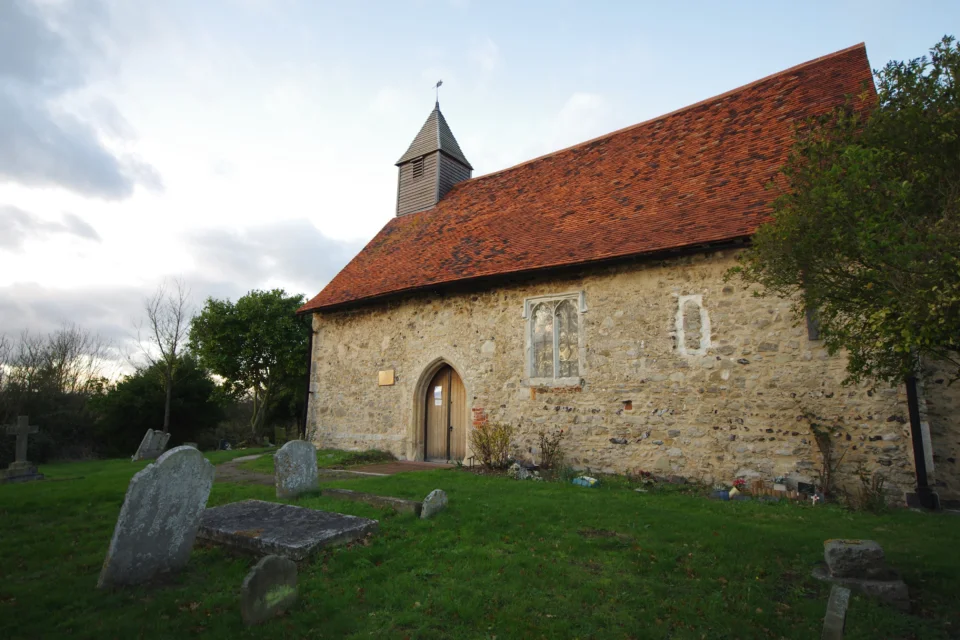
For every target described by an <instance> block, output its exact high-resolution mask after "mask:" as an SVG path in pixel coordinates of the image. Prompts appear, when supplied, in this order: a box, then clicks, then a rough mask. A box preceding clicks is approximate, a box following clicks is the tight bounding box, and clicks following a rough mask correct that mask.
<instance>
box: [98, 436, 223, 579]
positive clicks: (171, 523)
mask: <svg viewBox="0 0 960 640" xmlns="http://www.w3.org/2000/svg"><path fill="white" fill-rule="evenodd" d="M213 476H214V468H213V465H212V464H210V461H209V460H207V459H206V458H204V457H203V454H202V453H200V452H199V451H197V450H196V449H194V448H193V447H175V448H173V449H171V450H170V451H167V452H166V453H165V454H163V455H162V456H160V457H159V458H158V459H157V461H156V462H154V463H151V464H149V465H147V467H146V468H145V469H141V470H140V471H138V472H137V474H136V475H135V476H133V479H132V480H130V486H129V487H128V488H127V495H126V497H125V498H124V500H123V507H122V508H121V509H120V516H119V517H118V518H117V525H116V528H115V529H114V531H113V538H112V539H111V540H110V547H109V548H108V549H107V557H106V558H105V559H104V561H103V569H102V570H101V571H100V581H99V582H98V583H97V586H98V587H100V588H104V587H116V586H122V585H131V584H138V583H141V582H145V581H147V580H149V579H151V578H153V577H154V576H156V575H157V574H160V573H164V572H168V571H176V570H179V569H182V568H183V567H184V566H186V564H187V561H188V560H189V559H190V551H191V550H192V549H193V542H194V540H195V539H196V537H197V528H198V527H199V526H200V517H201V516H202V515H203V511H204V509H205V508H206V506H207V498H208V497H209V496H210V488H211V487H212V486H213Z"/></svg>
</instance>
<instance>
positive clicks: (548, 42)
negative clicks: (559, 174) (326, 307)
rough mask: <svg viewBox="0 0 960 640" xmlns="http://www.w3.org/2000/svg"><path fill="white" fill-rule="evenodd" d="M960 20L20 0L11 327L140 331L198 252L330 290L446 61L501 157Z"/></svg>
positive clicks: (5, 90)
mask: <svg viewBox="0 0 960 640" xmlns="http://www.w3.org/2000/svg"><path fill="white" fill-rule="evenodd" d="M958 26H960V2H955V1H954V0H939V1H931V2H924V3H915V2H894V1H888V0H870V1H867V0H856V1H854V0H846V1H845V0H833V1H830V2H809V1H808V2H804V3H786V2H782V3H780V2H778V3H774V2H769V1H764V2H746V1H738V2H728V3H721V2H716V1H712V2H687V3H669V2H640V1H635V2H634V1H626V0H624V1H623V2H612V1H607V2H604V1H601V0H592V1H574V0H553V1H549V2H548V1H546V0H543V1H539V0H530V1H521V0H513V1H510V2H497V1H493V0H483V1H480V0H393V1H390V2H387V1H383V2H372V1H362V0H356V1H351V2H342V1H338V2H324V1H320V0H204V1H203V2H196V1H195V0H164V1H163V2H157V1H154V2H141V1H139V0H137V1H131V0H0V335H3V334H5V335H7V336H11V337H15V336H17V335H19V334H20V333H21V332H22V331H24V330H29V331H31V332H34V333H46V332H48V331H51V330H55V329H57V328H58V327H59V326H62V325H63V324H64V323H74V324H77V325H80V326H81V327H84V328H86V329H88V330H90V331H91V332H93V333H97V334H99V335H100V336H102V337H103V338H104V339H105V340H106V341H108V342H110V343H111V344H113V345H114V346H115V348H116V352H117V353H118V354H129V353H132V352H133V351H135V349H134V348H133V346H132V345H133V343H132V342H131V341H132V339H133V338H134V336H135V333H136V331H135V326H136V323H137V322H138V320H139V319H140V318H141V317H142V316H143V302H144V299H145V298H146V297H148V296H149V295H150V294H152V293H153V292H154V291H155V290H156V288H157V287H158V286H159V285H160V284H162V283H164V282H165V281H166V282H170V280H171V279H173V278H180V279H182V280H183V281H184V282H185V283H186V284H187V285H188V286H189V288H190V291H191V300H192V303H193V306H194V308H196V309H199V308H200V307H202V305H203V302H204V300H205V299H206V298H207V297H210V296H212V297H217V298H229V299H232V300H235V299H236V298H237V297H239V296H241V295H243V294H244V293H246V292H247V291H249V290H251V289H255V288H259V289H266V288H274V287H281V288H284V289H286V290H287V291H288V292H292V293H302V294H304V295H305V296H306V297H307V298H311V297H313V296H314V295H316V294H317V293H318V292H319V291H320V290H321V289H322V288H323V286H324V285H325V284H326V283H327V282H328V281H329V280H330V279H331V278H332V277H333V276H334V275H335V274H336V273H337V271H338V270H339V269H340V268H342V267H343V266H344V265H345V264H346V263H347V262H348V261H349V260H350V258H351V257H352V256H353V255H354V254H355V253H356V252H357V251H358V250H359V249H360V248H361V247H362V246H363V245H364V244H365V243H366V242H367V241H369V240H370V239H371V238H372V237H373V236H374V234H376V232H377V231H378V230H379V229H380V228H381V227H382V226H383V225H384V224H385V223H386V222H387V221H388V220H389V219H390V218H391V217H392V216H393V215H394V213H395V200H396V180H397V174H396V171H397V169H396V167H395V166H394V163H395V162H396V161H397V159H399V157H400V156H401V155H402V154H403V152H404V151H405V150H406V148H407V146H408V145H409V144H410V142H411V141H412V140H413V137H414V136H415V135H416V133H417V132H418V131H419V129H420V127H421V125H422V124H423V121H424V120H425V119H426V117H427V115H428V114H429V112H430V111H431V109H432V108H433V104H434V99H435V94H434V89H433V87H434V84H435V83H436V81H437V80H441V79H442V80H443V86H442V87H441V89H440V104H441V109H442V111H443V112H444V115H445V116H446V119H447V121H448V123H449V124H450V126H451V128H452V130H453V132H454V134H455V136H456V137H457V140H458V141H459V143H460V147H461V148H462V149H463V151H464V153H465V155H466V157H467V159H468V160H469V161H470V163H471V164H472V165H473V166H474V176H477V175H482V174H486V173H490V172H494V171H498V170H501V169H504V168H507V167H509V166H512V165H514V164H517V163H519V162H522V161H524V160H528V159H530V158H533V157H536V156H538V155H542V154H544V153H548V152H550V151H554V150H557V149H560V148H563V147H566V146H569V145H572V144H576V143H578V142H581V141H584V140H588V139H590V138H592V137H596V136H598V135H602V134H604V133H607V132H610V131H613V130H616V129H618V128H621V127H624V126H628V125H631V124H635V123H637V122H641V121H644V120H647V119H649V118H652V117H656V116H658V115H661V114H663V113H667V112H670V111H672V110H674V109H678V108H680V107H683V106H685V105H688V104H692V103H694V102H698V101H700V100H703V99H705V98H709V97H711V96H713V95H717V94H720V93H723V92H725V91H728V90H730V89H733V88H735V87H738V86H740V85H743V84H746V83H749V82H752V81H753V80H756V79H759V78H761V77H764V76H766V75H769V74H772V73H776V72H777V71H780V70H782V69H785V68H788V67H791V66H793V65H796V64H800V63H802V62H805V61H807V60H811V59H813V58H816V57H819V56H822V55H825V54H828V53H832V52H834V51H837V50H839V49H843V48H846V47H849V46H851V45H854V44H857V43H859V42H865V43H866V47H867V54H868V56H869V58H870V62H871V65H872V66H873V68H874V69H877V68H880V67H882V66H883V65H884V64H885V63H886V62H887V61H889V60H891V59H895V60H902V59H909V58H915V57H919V56H921V55H924V54H925V53H927V51H928V50H929V48H930V47H931V46H932V45H933V44H934V43H935V42H937V41H938V40H939V39H940V38H941V37H942V36H943V35H944V34H946V33H956V32H957V31H958V30H960V29H958V28H957V27H958Z"/></svg>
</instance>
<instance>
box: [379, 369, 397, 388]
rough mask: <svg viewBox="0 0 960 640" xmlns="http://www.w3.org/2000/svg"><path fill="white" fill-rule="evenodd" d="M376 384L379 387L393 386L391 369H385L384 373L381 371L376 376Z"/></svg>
mask: <svg viewBox="0 0 960 640" xmlns="http://www.w3.org/2000/svg"><path fill="white" fill-rule="evenodd" d="M378 382H379V384H380V386H381V387H389V386H392V385H393V369H387V370H386V371H381V372H380V374H379V376H378Z"/></svg>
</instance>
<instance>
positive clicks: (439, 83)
mask: <svg viewBox="0 0 960 640" xmlns="http://www.w3.org/2000/svg"><path fill="white" fill-rule="evenodd" d="M442 84H443V80H437V84H436V85H435V86H434V87H433V88H434V89H436V90H437V106H438V107H439V106H440V85H442Z"/></svg>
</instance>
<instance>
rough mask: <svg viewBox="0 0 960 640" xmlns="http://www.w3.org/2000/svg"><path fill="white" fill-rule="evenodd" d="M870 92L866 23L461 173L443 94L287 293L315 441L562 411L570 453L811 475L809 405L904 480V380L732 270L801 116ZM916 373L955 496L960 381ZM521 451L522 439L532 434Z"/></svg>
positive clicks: (411, 437)
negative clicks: (894, 382)
mask: <svg viewBox="0 0 960 640" xmlns="http://www.w3.org/2000/svg"><path fill="white" fill-rule="evenodd" d="M864 90H868V91H874V87H873V80H872V74H871V70H870V65H869V62H868V60H867V55H866V50H865V48H864V46H863V45H857V46H854V47H851V48H849V49H845V50H843V51H839V52H837V53H834V54H831V55H828V56H824V57H822V58H818V59H816V60H813V61H810V62H807V63H805V64H801V65H799V66H797V67H794V68H791V69H788V70H786V71H782V72H780V73H777V74H775V75H772V76H769V77H767V78H764V79H762V80H758V81H756V82H753V83H751V84H748V85H746V86H743V87H740V88H738V89H734V90H732V91H730V92H728V93H725V94H723V95H719V96H716V97H714V98H710V99H708V100H704V101H703V102H700V103H697V104H694V105H691V106H689V107H686V108H683V109H680V110H678V111H675V112H673V113H669V114H666V115H664V116H661V117H658V118H654V119H653V120H648V121H646V122H641V123H640V124H637V125H634V126H631V127H627V128H625V129H621V130H619V131H615V132H613V133H610V134H607V135H604V136H601V137H599V138H596V139H594V140H590V141H587V142H584V143H582V144H578V145H576V146H573V147H570V148H567V149H563V150H560V151H556V152H554V153H550V154H548V155H545V156H542V157H539V158H535V159H533V160H529V161H527V162H524V163H522V164H519V165H517V166H515V167H511V168H509V169H504V170H502V171H497V172H495V173H491V174H488V175H484V176H480V177H476V178H472V177H471V174H472V170H473V168H472V167H471V165H470V163H469V161H468V160H467V158H466V155H465V153H464V151H463V150H462V149H461V148H460V146H459V145H458V144H457V141H456V139H455V138H454V136H453V133H452V132H451V129H450V127H449V125H448V124H447V121H446V119H445V118H444V116H443V114H442V113H441V112H440V109H439V105H438V106H437V107H436V108H435V109H434V110H433V112H432V113H430V115H429V117H428V118H427V121H426V123H425V124H424V125H423V128H422V129H421V130H420V132H419V133H418V134H417V135H416V137H415V138H414V140H413V143H412V144H411V145H410V148H409V149H408V150H407V151H406V153H404V154H403V155H402V156H401V157H400V160H399V161H398V162H397V166H398V168H399V179H398V186H397V207H396V215H395V217H393V218H392V219H391V220H390V221H389V222H388V223H387V224H386V225H385V226H384V227H383V229H382V230H381V231H380V232H379V233H378V234H377V235H376V237H375V238H373V240H371V241H370V243H369V244H367V246H366V247H364V248H363V250H362V251H360V253H359V254H358V255H357V256H356V257H355V258H354V259H353V260H352V261H351V262H350V263H349V264H348V265H347V266H346V267H345V268H344V269H343V270H342V271H341V272H340V273H339V274H338V275H337V276H336V277H335V278H334V279H333V280H332V281H331V282H330V283H329V284H328V285H327V286H326V287H325V288H324V289H323V291H321V292H320V293H319V294H318V295H317V296H316V297H314V298H313V299H312V300H310V301H309V302H308V303H307V304H306V305H304V307H303V308H302V309H301V313H310V314H311V315H312V319H313V335H312V339H311V349H312V351H311V353H312V356H311V358H312V363H311V369H310V377H309V400H308V418H307V428H308V434H309V437H310V438H312V439H313V441H314V442H315V443H316V444H317V445H318V446H323V447H337V448H343V449H368V448H376V449H383V450H388V451H391V452H393V453H394V454H395V455H397V456H398V457H399V458H401V459H410V460H457V459H460V460H464V461H465V462H466V463H469V461H470V457H471V456H472V455H473V453H472V452H471V450H470V444H469V441H470V439H469V436H468V434H469V432H470V430H472V429H474V428H475V427H476V426H479V425H483V424H487V423H496V422H507V423H511V424H513V425H516V426H517V427H518V434H517V437H516V440H515V448H514V452H515V455H517V456H519V457H523V458H526V459H531V458H532V459H534V460H535V459H536V458H537V452H536V450H535V447H536V443H537V433H538V432H539V431H541V430H547V431H553V430H555V429H559V428H562V429H564V430H565V433H566V439H565V448H566V450H567V455H568V460H569V461H570V462H571V463H572V464H573V466H575V467H578V468H589V469H593V470H596V471H605V472H617V473H624V472H636V471H638V470H646V471H651V472H653V473H656V474H658V475H677V476H683V477H687V478H690V479H692V480H700V481H706V482H721V481H724V482H728V483H729V482H731V481H732V480H733V479H734V478H735V477H737V476H745V477H752V476H753V477H762V478H764V479H767V480H772V479H773V478H774V477H776V476H785V477H788V478H789V479H791V480H792V481H794V482H795V481H807V480H809V479H810V478H812V477H813V476H815V473H816V470H817V468H818V467H819V464H820V456H819V453H818V449H817V447H816V443H815V441H814V438H813V436H812V433H811V429H810V421H811V419H810V418H808V417H807V416H811V415H812V416H815V417H814V418H813V420H814V421H815V422H817V423H818V424H823V425H828V426H829V428H830V430H831V432H832V433H833V434H834V436H833V439H834V446H835V448H836V451H837V452H838V455H839V453H841V452H843V451H846V454H845V456H844V459H843V465H842V467H841V472H840V473H841V478H842V480H843V481H844V482H848V483H849V482H851V481H852V480H853V479H854V469H855V468H856V466H857V465H858V464H859V463H862V464H863V465H864V466H865V468H866V469H868V470H871V471H872V470H882V471H883V472H884V474H885V475H886V477H887V483H888V486H892V487H897V488H899V489H902V490H905V491H907V490H912V488H913V487H914V486H915V478H914V462H913V448H912V446H911V435H910V434H911V432H910V424H909V420H908V412H907V404H906V395H905V392H904V390H903V388H899V389H898V388H888V387H877V388H870V387H869V386H868V385H862V386H843V385H842V384H841V381H842V380H843V379H844V377H845V360H844V359H843V358H842V357H831V356H829V355H828V354H827V352H826V350H825V348H824V347H823V345H822V343H821V342H820V341H818V340H817V336H816V327H815V326H805V325H803V324H797V323H796V321H795V320H794V318H793V317H792V315H791V312H790V303H789V301H783V300H779V299H776V298H772V299H770V298H756V297H754V296H753V295H752V293H753V291H752V290H751V288H749V287H747V286H745V285H744V284H743V283H741V282H738V281H737V280H735V279H734V280H731V281H729V282H728V281H725V279H724V273H725V272H726V271H727V270H728V269H729V268H730V267H732V266H734V265H735V264H736V260H735V257H736V255H737V252H738V251H740V250H741V249H742V248H743V247H744V246H745V245H746V244H747V243H749V241H750V237H751V234H752V233H753V232H754V231H755V230H756V229H757V227H758V225H760V224H762V223H763V222H764V221H766V220H768V216H769V214H770V202H771V199H772V197H773V194H772V193H771V191H770V190H768V189H767V188H766V185H767V183H768V182H769V181H770V179H771V178H772V177H773V176H774V174H775V172H776V171H777V169H778V168H779V167H780V166H781V164H782V163H783V161H784V159H785V158H786V154H787V152H788V149H789V147H790V145H791V143H792V141H793V127H794V126H795V125H796V124H798V123H800V122H801V121H803V120H804V119H806V118H808V117H810V116H814V115H817V114H821V113H823V112H825V111H827V110H830V109H832V108H834V107H837V106H839V105H842V104H843V103H844V101H845V99H846V97H847V96H850V95H854V94H859V93H861V92H862V91H864ZM933 369H934V370H933V371H932V372H930V375H927V376H925V378H924V382H923V386H922V389H921V392H922V408H923V410H924V420H925V422H924V430H923V432H924V440H925V449H926V451H925V459H926V460H927V469H928V476H929V478H930V480H931V483H932V484H935V485H936V488H937V490H938V491H940V493H941V497H944V498H949V497H951V496H953V497H957V496H958V490H960V477H958V473H957V464H956V457H957V454H958V449H960V425H958V418H957V416H958V415H960V389H958V388H957V387H960V385H957V386H955V387H948V385H947V384H946V382H945V380H946V379H948V378H949V376H947V375H941V374H939V373H938V372H937V371H936V367H935V366H934V368H933ZM531 449H533V450H532V451H531Z"/></svg>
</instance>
